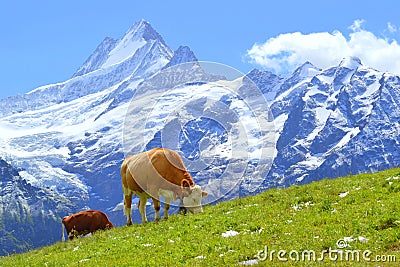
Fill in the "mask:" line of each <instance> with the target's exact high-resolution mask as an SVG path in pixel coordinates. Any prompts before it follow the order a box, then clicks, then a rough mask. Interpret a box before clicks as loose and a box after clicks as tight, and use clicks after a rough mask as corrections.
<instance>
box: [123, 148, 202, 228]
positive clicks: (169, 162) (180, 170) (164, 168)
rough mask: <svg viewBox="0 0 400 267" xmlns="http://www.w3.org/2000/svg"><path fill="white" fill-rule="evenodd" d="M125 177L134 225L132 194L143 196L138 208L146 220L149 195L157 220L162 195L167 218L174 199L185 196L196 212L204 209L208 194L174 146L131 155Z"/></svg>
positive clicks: (127, 211) (126, 200)
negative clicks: (196, 181) (187, 167)
mask: <svg viewBox="0 0 400 267" xmlns="http://www.w3.org/2000/svg"><path fill="white" fill-rule="evenodd" d="M121 176H122V189H123V192H124V208H125V209H124V213H125V216H126V217H127V221H126V224H127V225H131V224H132V216H131V213H132V208H131V205H132V194H135V195H137V196H138V197H139V198H140V200H139V204H138V208H139V211H140V215H141V216H142V222H143V223H144V222H147V216H146V202H147V199H149V198H152V199H153V204H154V209H155V211H156V218H155V220H156V221H158V220H160V195H161V196H162V197H163V198H164V218H165V219H167V218H168V209H169V207H170V202H171V200H173V201H175V200H177V199H182V200H183V205H184V207H185V208H186V209H188V210H189V211H190V212H192V213H199V212H202V211H203V209H202V206H201V200H202V198H203V197H204V196H206V195H207V194H208V193H207V192H206V191H203V190H201V187H200V186H199V185H195V184H194V181H193V179H192V177H191V176H190V174H189V172H188V171H187V170H186V168H185V166H184V164H183V161H182V158H181V157H180V156H179V154H178V153H176V152H175V151H173V150H171V149H166V148H154V149H152V150H149V151H147V152H143V153H140V154H137V155H132V156H128V157H127V158H126V159H125V160H124V162H123V163H122V166H121Z"/></svg>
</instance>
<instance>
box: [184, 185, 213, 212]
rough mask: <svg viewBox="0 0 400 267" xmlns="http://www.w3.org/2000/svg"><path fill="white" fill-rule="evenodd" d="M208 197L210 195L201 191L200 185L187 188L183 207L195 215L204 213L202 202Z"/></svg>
mask: <svg viewBox="0 0 400 267" xmlns="http://www.w3.org/2000/svg"><path fill="white" fill-rule="evenodd" d="M207 195H208V193H207V192H206V191H204V190H201V186H199V185H193V186H190V187H185V188H184V191H183V206H184V207H185V208H186V209H187V210H189V211H190V212H191V213H194V214H196V213H199V212H202V211H203V208H202V206H201V200H202V199H203V197H205V196H207Z"/></svg>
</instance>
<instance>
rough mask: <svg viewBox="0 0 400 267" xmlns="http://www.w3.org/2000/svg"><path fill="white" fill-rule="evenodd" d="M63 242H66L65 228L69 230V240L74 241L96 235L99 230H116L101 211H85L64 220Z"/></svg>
mask: <svg viewBox="0 0 400 267" xmlns="http://www.w3.org/2000/svg"><path fill="white" fill-rule="evenodd" d="M62 226H63V227H62V231H63V232H62V240H63V241H65V237H64V227H65V228H66V229H67V234H68V238H69V239H74V238H75V237H78V236H80V235H87V234H89V233H94V232H96V231H97V230H106V229H110V228H114V225H113V224H112V223H111V222H110V220H109V219H108V217H107V215H106V214H105V213H104V212H102V211H99V210H85V211H81V212H78V213H75V214H72V215H70V216H66V217H64V219H63V220H62Z"/></svg>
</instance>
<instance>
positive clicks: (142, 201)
mask: <svg viewBox="0 0 400 267" xmlns="http://www.w3.org/2000/svg"><path fill="white" fill-rule="evenodd" d="M146 202H147V197H145V196H140V200H139V212H140V215H141V216H142V223H147V216H146Z"/></svg>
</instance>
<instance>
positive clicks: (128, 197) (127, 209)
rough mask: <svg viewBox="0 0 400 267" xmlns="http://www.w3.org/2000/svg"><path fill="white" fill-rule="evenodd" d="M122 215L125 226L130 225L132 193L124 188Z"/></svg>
mask: <svg viewBox="0 0 400 267" xmlns="http://www.w3.org/2000/svg"><path fill="white" fill-rule="evenodd" d="M124 214H125V216H126V225H128V226H129V225H132V192H130V190H129V189H126V188H124Z"/></svg>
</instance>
